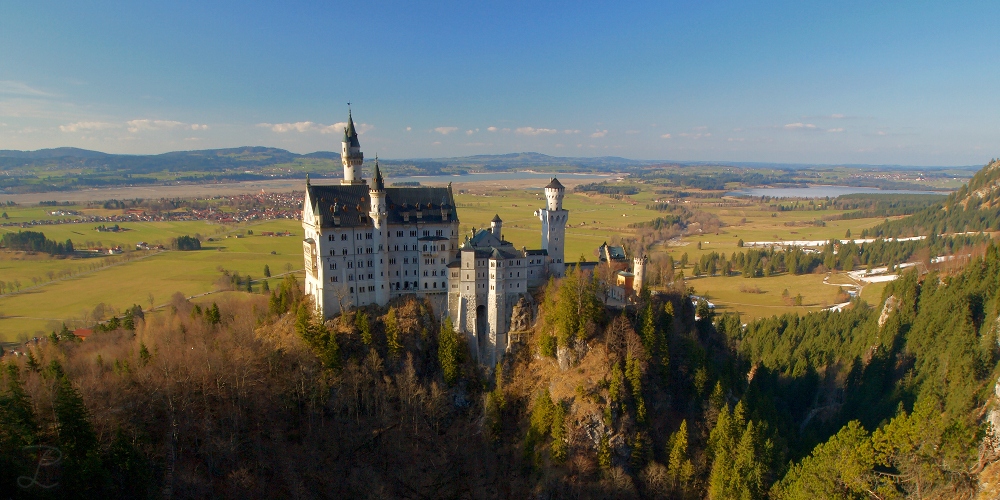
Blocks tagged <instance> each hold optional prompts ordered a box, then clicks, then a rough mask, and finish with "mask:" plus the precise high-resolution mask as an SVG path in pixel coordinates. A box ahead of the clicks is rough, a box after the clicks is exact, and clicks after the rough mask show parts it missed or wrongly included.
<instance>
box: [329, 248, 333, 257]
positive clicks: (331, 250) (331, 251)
mask: <svg viewBox="0 0 1000 500" xmlns="http://www.w3.org/2000/svg"><path fill="white" fill-rule="evenodd" d="M330 256H331V257H333V249H332V248H331V249H330Z"/></svg>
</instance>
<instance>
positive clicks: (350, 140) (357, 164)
mask: <svg viewBox="0 0 1000 500" xmlns="http://www.w3.org/2000/svg"><path fill="white" fill-rule="evenodd" d="M340 161H341V163H343V164H344V179H343V180H342V181H340V183H341V184H345V185H349V184H364V183H365V181H364V179H362V178H361V175H360V174H359V172H360V170H359V169H360V168H361V164H362V163H364V161H365V155H364V153H362V152H361V143H360V142H358V132H357V130H355V128H354V117H352V116H351V111H350V109H348V111H347V127H344V140H343V141H342V142H341V148H340Z"/></svg>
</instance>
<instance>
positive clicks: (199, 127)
mask: <svg viewBox="0 0 1000 500" xmlns="http://www.w3.org/2000/svg"><path fill="white" fill-rule="evenodd" d="M191 130H208V125H205V124H200V125H199V124H197V123H192V124H191Z"/></svg>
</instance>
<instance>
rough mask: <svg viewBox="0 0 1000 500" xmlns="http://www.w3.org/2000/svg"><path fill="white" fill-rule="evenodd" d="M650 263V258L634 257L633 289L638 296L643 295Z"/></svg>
mask: <svg viewBox="0 0 1000 500" xmlns="http://www.w3.org/2000/svg"><path fill="white" fill-rule="evenodd" d="M648 262H649V257H647V256H645V255H643V256H642V257H634V258H633V259H632V274H634V275H635V278H634V279H633V281H632V288H633V289H634V290H635V293H636V295H639V294H641V293H642V285H643V283H644V282H645V278H646V264H647V263H648Z"/></svg>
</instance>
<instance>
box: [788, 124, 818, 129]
mask: <svg viewBox="0 0 1000 500" xmlns="http://www.w3.org/2000/svg"><path fill="white" fill-rule="evenodd" d="M815 128H816V125H813V124H812V123H802V122H796V123H788V124H785V130H812V129H815Z"/></svg>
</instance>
